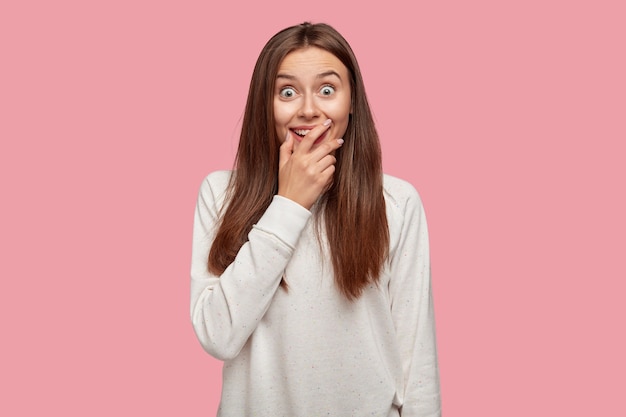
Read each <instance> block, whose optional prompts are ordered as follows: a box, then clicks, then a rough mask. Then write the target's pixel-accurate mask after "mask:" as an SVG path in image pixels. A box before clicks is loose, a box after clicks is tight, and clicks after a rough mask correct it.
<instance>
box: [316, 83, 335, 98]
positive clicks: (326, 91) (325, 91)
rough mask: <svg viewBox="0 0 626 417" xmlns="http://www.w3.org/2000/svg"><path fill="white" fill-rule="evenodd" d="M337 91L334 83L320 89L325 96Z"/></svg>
mask: <svg viewBox="0 0 626 417" xmlns="http://www.w3.org/2000/svg"><path fill="white" fill-rule="evenodd" d="M334 92H335V87H333V86H332V85H325V86H324V87H322V89H321V90H320V93H321V94H322V95H323V96H330V95H332V94H333V93H334Z"/></svg>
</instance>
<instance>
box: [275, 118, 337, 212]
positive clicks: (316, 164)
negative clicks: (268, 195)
mask: <svg viewBox="0 0 626 417" xmlns="http://www.w3.org/2000/svg"><path fill="white" fill-rule="evenodd" d="M330 125H331V123H330V120H328V122H327V124H326V125H323V124H322V125H319V126H316V127H315V128H313V129H312V130H311V131H310V132H309V133H307V134H306V135H305V136H304V138H302V141H301V142H300V143H298V144H297V145H296V144H295V141H294V138H293V136H294V135H295V134H294V133H293V132H291V131H288V132H287V138H286V140H285V142H284V143H283V144H282V145H281V146H280V160H279V164H278V195H280V196H283V197H285V198H288V199H290V200H293V201H295V202H296V203H298V204H300V205H301V206H302V207H304V208H306V209H307V210H308V209H310V208H311V207H312V206H313V203H315V201H316V200H317V199H318V197H319V196H320V195H321V194H322V193H323V192H324V191H325V190H326V189H327V188H328V186H329V185H330V184H331V183H332V181H333V174H334V173H335V163H336V162H337V160H336V159H335V156H334V155H333V154H334V152H335V151H336V150H337V149H339V147H341V145H342V144H343V139H331V138H328V137H327V138H324V140H323V141H322V142H320V143H319V144H315V141H316V140H317V139H318V138H319V137H320V136H322V134H324V132H326V131H327V130H328V129H329V127H330Z"/></svg>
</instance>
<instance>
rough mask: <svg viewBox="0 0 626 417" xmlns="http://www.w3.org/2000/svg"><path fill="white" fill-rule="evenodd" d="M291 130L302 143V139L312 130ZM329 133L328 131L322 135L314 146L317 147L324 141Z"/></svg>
mask: <svg viewBox="0 0 626 417" xmlns="http://www.w3.org/2000/svg"><path fill="white" fill-rule="evenodd" d="M289 130H291V131H292V132H293V133H295V134H296V137H297V138H298V140H300V141H301V140H302V138H304V137H305V136H306V135H307V134H308V133H309V132H310V131H311V130H312V129H289ZM327 133H328V130H326V131H325V132H324V133H322V135H321V136H320V137H319V138H317V139H315V142H313V144H314V145H316V144H318V143H320V142H321V141H323V140H324V138H325V137H326V134H327Z"/></svg>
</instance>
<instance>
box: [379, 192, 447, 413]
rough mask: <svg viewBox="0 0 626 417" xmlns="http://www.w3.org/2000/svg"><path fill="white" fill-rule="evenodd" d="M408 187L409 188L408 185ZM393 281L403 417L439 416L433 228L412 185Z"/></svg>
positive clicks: (405, 205) (405, 204) (394, 260)
mask: <svg viewBox="0 0 626 417" xmlns="http://www.w3.org/2000/svg"><path fill="white" fill-rule="evenodd" d="M403 188H404V187H403ZM404 191H406V194H405V193H403V194H405V195H406V196H407V198H406V200H405V201H403V202H402V204H401V206H400V207H398V209H399V210H401V211H402V212H403V213H402V227H401V231H400V238H399V242H398V246H397V248H396V250H395V252H394V255H393V258H392V259H391V270H392V277H393V278H392V279H391V281H390V284H389V288H390V295H391V311H392V319H393V321H394V325H395V327H396V334H397V337H398V345H399V348H400V357H401V360H402V370H403V377H404V381H403V382H404V392H403V396H404V398H403V406H402V409H401V415H402V417H439V416H441V400H440V390H439V370H438V362H437V346H436V337H435V317H434V309H433V299H432V290H431V280H430V253H429V245H428V230H427V225H426V218H425V215H424V210H423V207H422V204H421V201H420V198H419V195H418V194H417V192H416V191H415V189H414V188H413V187H412V186H409V185H408V184H407V186H406V189H405V190H404Z"/></svg>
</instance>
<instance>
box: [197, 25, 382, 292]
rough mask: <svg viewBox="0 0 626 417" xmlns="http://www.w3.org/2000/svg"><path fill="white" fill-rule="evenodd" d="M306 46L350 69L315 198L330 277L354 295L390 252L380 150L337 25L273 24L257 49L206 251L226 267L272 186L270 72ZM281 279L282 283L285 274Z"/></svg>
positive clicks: (275, 147)
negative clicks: (340, 127) (339, 137)
mask: <svg viewBox="0 0 626 417" xmlns="http://www.w3.org/2000/svg"><path fill="white" fill-rule="evenodd" d="M306 47H317V48H320V49H323V50H326V51H328V52H330V53H332V54H333V55H334V56H336V57H337V58H338V59H339V60H340V61H341V62H342V63H343V64H344V65H345V66H346V68H347V69H348V72H349V74H350V87H351V95H352V115H351V117H350V120H349V122H348V127H347V130H346V133H345V135H344V136H343V139H344V140H345V142H344V144H343V146H342V147H341V148H339V149H338V150H337V151H336V154H335V157H336V158H337V162H336V165H335V167H336V170H335V174H334V179H333V183H332V185H331V186H330V188H329V189H328V190H327V191H326V192H325V193H324V194H323V195H322V197H321V199H320V202H321V210H322V212H323V224H324V227H325V230H326V235H327V240H328V247H329V249H330V251H329V252H330V256H331V258H332V266H333V271H334V274H335V282H336V285H337V287H338V289H339V290H340V292H341V293H342V294H343V295H344V296H345V297H346V298H347V299H348V300H354V299H356V298H358V297H359V296H360V295H361V294H362V292H363V289H364V288H365V287H366V286H367V285H369V284H370V283H377V282H378V279H379V276H380V273H381V271H382V268H383V263H384V262H385V260H386V258H387V255H388V248H389V230H388V225H387V216H386V211H385V201H384V198H383V174H382V161H381V159H382V158H381V152H380V143H379V140H378V133H377V132H376V128H375V126H374V120H373V118H372V113H371V110H370V107H369V104H368V102H367V97H366V95H365V87H364V84H363V79H362V76H361V71H360V69H359V66H358V63H357V60H356V57H355V55H354V52H352V49H351V48H350V45H349V44H348V42H347V41H346V40H345V39H344V38H343V36H341V35H340V34H339V32H337V31H336V30H335V29H333V28H332V27H331V26H329V25H326V24H322V23H320V24H311V23H308V22H305V23H303V24H300V25H296V26H292V27H289V28H286V29H284V30H282V31H280V32H278V33H277V34H276V35H274V36H273V37H272V38H271V39H270V40H269V41H268V42H267V44H266V45H265V47H264V48H263V50H262V51H261V54H260V55H259V58H258V60H257V62H256V65H255V67H254V72H253V74H252V80H251V82H250V90H249V93H248V100H247V104H246V110H245V114H244V117H243V124H242V129H241V137H240V140H239V148H238V150H237V156H236V160H235V172H234V175H232V176H231V180H230V184H229V193H228V196H227V207H226V209H225V212H224V213H223V214H222V216H221V222H220V225H219V228H218V231H217V234H216V236H215V240H214V241H213V245H212V246H211V251H210V252H209V258H208V268H209V271H210V272H211V273H213V274H215V275H221V274H222V273H223V272H224V270H225V269H226V268H227V267H228V265H230V264H231V263H232V262H233V261H234V259H235V256H236V255H237V252H239V249H240V248H241V246H242V245H243V244H244V243H245V242H246V240H247V235H248V233H249V232H250V230H251V229H252V226H253V225H254V224H255V223H256V222H257V221H258V220H259V219H260V218H261V216H262V215H263V213H264V212H265V210H266V209H267V207H268V206H269V204H270V202H271V200H272V198H273V196H274V195H275V194H276V193H277V192H278V162H279V147H280V140H279V138H278V136H277V132H276V129H275V127H274V88H275V81H276V75H277V73H278V69H279V67H280V64H281V62H282V61H283V59H284V58H285V56H287V54H289V53H290V52H293V51H295V50H298V49H302V48H306ZM282 285H283V286H284V287H285V288H286V286H285V285H284V282H283V284H282Z"/></svg>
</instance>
